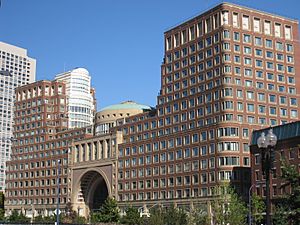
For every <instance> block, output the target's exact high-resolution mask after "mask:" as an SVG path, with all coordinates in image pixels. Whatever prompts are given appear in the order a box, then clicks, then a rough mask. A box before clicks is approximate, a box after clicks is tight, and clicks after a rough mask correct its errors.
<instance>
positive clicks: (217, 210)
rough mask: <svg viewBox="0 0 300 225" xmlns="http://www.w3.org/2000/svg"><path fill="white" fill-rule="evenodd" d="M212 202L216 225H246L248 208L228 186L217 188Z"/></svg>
mask: <svg viewBox="0 0 300 225" xmlns="http://www.w3.org/2000/svg"><path fill="white" fill-rule="evenodd" d="M214 195H215V196H214V198H215V199H214V200H213V201H212V211H213V220H214V224H216V225H223V224H230V225H243V224H246V218H247V208H246V204H245V203H244V202H243V200H242V199H241V198H240V197H239V196H238V195H237V193H236V192H235V191H234V189H233V188H232V187H230V186H228V185H222V186H220V187H218V188H217V190H216V193H215V194H214Z"/></svg>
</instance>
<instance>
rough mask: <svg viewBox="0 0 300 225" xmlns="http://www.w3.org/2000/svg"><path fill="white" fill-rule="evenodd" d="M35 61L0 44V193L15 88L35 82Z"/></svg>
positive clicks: (7, 150)
mask: <svg viewBox="0 0 300 225" xmlns="http://www.w3.org/2000/svg"><path fill="white" fill-rule="evenodd" d="M35 70H36V60H35V59H33V58H30V57H29V56H28V55H27V50H26V49H23V48H20V47H17V46H13V45H10V44H7V43H4V42H0V191H2V190H4V189H5V169H6V161H7V160H9V159H10V153H11V141H12V138H13V129H12V127H13V106H14V105H13V104H14V99H15V92H14V90H15V88H16V87H18V86H21V85H25V84H28V83H32V82H34V81H35Z"/></svg>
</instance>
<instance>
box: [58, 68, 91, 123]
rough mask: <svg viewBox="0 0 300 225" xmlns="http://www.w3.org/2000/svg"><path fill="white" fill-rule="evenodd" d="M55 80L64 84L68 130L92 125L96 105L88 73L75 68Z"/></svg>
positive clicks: (59, 75) (82, 69)
mask: <svg viewBox="0 0 300 225" xmlns="http://www.w3.org/2000/svg"><path fill="white" fill-rule="evenodd" d="M55 79H56V80H58V81H64V82H65V83H66V92H67V95H68V102H67V104H68V111H67V115H68V118H69V122H68V123H69V124H68V125H69V128H76V127H86V126H90V125H92V124H93V122H94V121H93V120H94V116H95V110H96V105H95V91H94V89H93V88H91V76H90V74H89V72H88V71H87V70H86V69H84V68H76V69H74V70H71V71H68V72H64V73H61V74H58V75H56V76H55Z"/></svg>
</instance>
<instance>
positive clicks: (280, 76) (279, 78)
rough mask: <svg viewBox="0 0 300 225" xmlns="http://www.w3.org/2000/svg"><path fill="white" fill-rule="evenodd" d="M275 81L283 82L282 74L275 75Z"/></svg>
mask: <svg viewBox="0 0 300 225" xmlns="http://www.w3.org/2000/svg"><path fill="white" fill-rule="evenodd" d="M277 81H278V82H284V76H283V75H282V74H278V75H277Z"/></svg>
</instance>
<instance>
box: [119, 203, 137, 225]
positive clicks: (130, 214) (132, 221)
mask: <svg viewBox="0 0 300 225" xmlns="http://www.w3.org/2000/svg"><path fill="white" fill-rule="evenodd" d="M125 212H126V215H124V216H123V217H122V218H121V223H122V224H128V225H140V224H142V218H141V217H140V213H139V211H138V209H137V208H134V207H128V208H127V209H126V211H125Z"/></svg>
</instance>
